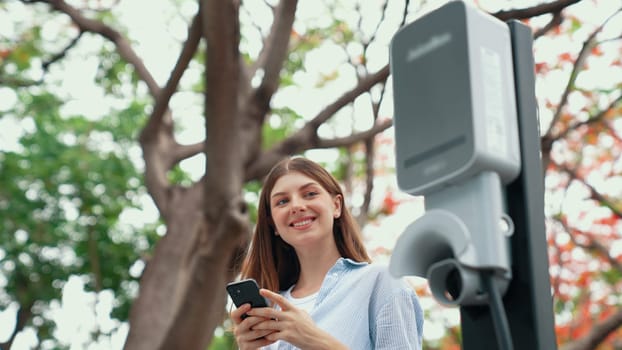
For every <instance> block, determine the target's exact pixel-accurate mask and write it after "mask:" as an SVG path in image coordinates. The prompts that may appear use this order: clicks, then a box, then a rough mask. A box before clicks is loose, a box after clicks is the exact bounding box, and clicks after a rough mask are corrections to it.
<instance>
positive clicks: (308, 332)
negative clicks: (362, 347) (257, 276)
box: [248, 289, 345, 349]
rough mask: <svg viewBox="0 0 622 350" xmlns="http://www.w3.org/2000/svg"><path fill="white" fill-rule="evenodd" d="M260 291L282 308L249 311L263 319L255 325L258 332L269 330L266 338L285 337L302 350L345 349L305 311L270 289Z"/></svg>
mask: <svg viewBox="0 0 622 350" xmlns="http://www.w3.org/2000/svg"><path fill="white" fill-rule="evenodd" d="M259 293H260V294H261V295H262V296H264V297H266V298H268V299H270V301H272V304H273V305H274V304H276V305H279V307H280V308H281V309H280V310H277V309H272V308H257V309H252V310H250V311H248V315H250V316H254V317H257V318H260V319H261V321H259V322H258V323H257V324H253V326H252V328H253V330H255V331H267V332H268V333H267V334H266V335H265V336H264V338H265V339H266V340H269V341H271V342H274V341H277V340H284V341H286V342H288V343H290V344H292V345H294V346H296V347H299V348H301V349H345V346H344V345H343V344H341V343H339V342H338V341H337V339H335V338H333V337H332V336H331V335H330V334H328V333H326V332H325V331H323V330H322V329H320V328H318V327H317V326H316V325H315V322H313V319H312V318H311V316H309V314H308V313H307V312H306V311H304V310H301V309H298V308H296V307H295V306H294V305H292V304H291V303H290V302H289V301H288V300H287V299H285V298H284V297H283V296H281V295H279V294H276V293H273V292H271V291H269V290H267V289H261V290H260V291H259Z"/></svg>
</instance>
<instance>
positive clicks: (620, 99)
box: [551, 95, 622, 142]
mask: <svg viewBox="0 0 622 350" xmlns="http://www.w3.org/2000/svg"><path fill="white" fill-rule="evenodd" d="M621 102H622V95H620V96H618V97H617V98H616V99H615V100H613V101H612V102H611V103H610V104H609V106H607V108H605V109H603V110H602V111H599V112H598V114H596V115H595V116H591V117H589V118H588V119H587V120H584V121H581V122H576V123H574V124H573V125H571V126H569V127H567V128H566V130H564V131H562V132H560V133H559V134H558V135H557V136H555V138H553V139H552V140H551V141H552V142H555V141H557V140H560V139H562V138H564V137H566V136H567V135H568V133H570V132H571V131H573V130H577V129H578V128H579V127H581V126H583V125H590V124H594V123H598V122H601V121H603V119H604V118H605V116H606V115H607V112H609V111H611V110H612V109H614V108H615V107H616V106H617V105H618V104H619V103H621Z"/></svg>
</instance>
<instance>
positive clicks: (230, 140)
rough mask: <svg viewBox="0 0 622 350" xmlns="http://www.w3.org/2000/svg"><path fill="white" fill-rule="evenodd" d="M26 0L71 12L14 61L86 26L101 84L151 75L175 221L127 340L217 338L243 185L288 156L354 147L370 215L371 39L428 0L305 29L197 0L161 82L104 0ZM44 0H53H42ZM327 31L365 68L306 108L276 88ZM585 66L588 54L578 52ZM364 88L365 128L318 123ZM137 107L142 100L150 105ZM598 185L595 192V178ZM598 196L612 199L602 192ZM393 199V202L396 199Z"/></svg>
mask: <svg viewBox="0 0 622 350" xmlns="http://www.w3.org/2000/svg"><path fill="white" fill-rule="evenodd" d="M586 1H587V0H584V2H586ZM578 2H580V1H579V0H557V1H549V2H547V3H544V4H538V5H534V6H531V7H526V8H523V9H512V10H496V11H495V12H494V13H493V15H495V16H496V17H497V18H499V19H501V20H509V19H512V18H514V19H520V20H524V21H527V19H529V18H536V17H538V16H544V17H546V16H548V17H549V18H548V19H549V20H550V21H548V22H547V23H545V24H543V25H542V26H540V27H536V26H534V32H535V36H536V37H539V36H540V35H542V34H544V33H549V31H550V30H551V29H555V28H562V29H563V25H568V24H567V23H577V22H578V21H575V22H573V21H568V20H565V19H564V18H563V11H564V9H565V8H567V7H569V6H571V5H573V4H575V3H578ZM22 3H24V4H27V5H28V6H32V7H35V10H36V11H39V12H38V13H41V14H42V15H44V16H46V17H49V19H50V20H53V21H59V22H62V23H63V25H64V26H65V28H66V30H65V31H63V34H64V35H63V41H65V43H64V45H65V46H64V47H62V46H61V48H60V49H59V48H58V47H54V52H56V54H50V53H47V52H46V48H47V46H46V45H49V44H50V43H49V42H46V40H44V39H43V38H42V37H41V26H40V25H36V24H35V25H34V26H33V27H32V30H31V31H25V32H24V33H30V36H29V37H26V38H25V39H24V40H19V41H14V42H9V43H8V44H6V47H7V48H6V49H5V48H0V49H2V50H3V51H1V55H2V57H3V62H2V64H3V66H2V67H3V68H6V67H8V66H7V65H6V64H7V63H6V62H12V63H13V64H15V65H17V67H20V66H19V65H20V64H22V65H26V66H27V65H33V64H36V60H33V58H36V57H44V58H45V60H44V61H43V62H42V63H41V61H39V62H40V63H39V64H38V65H39V68H40V70H41V71H42V72H43V73H45V72H47V71H48V70H49V69H51V67H52V68H53V67H54V66H55V65H58V66H60V65H61V64H62V63H61V61H62V59H63V57H64V56H65V55H67V54H68V53H70V52H71V50H72V49H74V48H75V47H76V46H77V45H79V44H80V42H81V41H84V40H87V39H85V38H87V37H91V38H92V37H98V38H104V39H105V41H106V42H105V43H104V44H103V48H102V51H104V52H106V55H101V56H100V57H99V59H100V62H101V67H102V72H105V73H107V74H105V75H103V76H102V77H101V84H103V85H104V86H105V87H106V88H108V89H109V91H110V93H111V94H118V93H120V92H119V87H120V86H122V85H123V84H122V83H123V80H124V79H125V81H128V80H129V81H131V82H135V83H136V85H134V86H135V87H136V90H134V91H133V92H135V93H137V94H138V91H139V90H140V88H141V87H145V88H146V90H147V91H148V94H149V95H150V97H151V101H150V102H151V103H150V106H149V108H148V109H147V110H148V112H147V113H146V114H148V116H147V120H146V122H145V124H144V125H142V126H137V128H140V136H139V137H138V140H139V143H140V146H141V148H142V155H143V159H144V181H145V185H146V188H147V190H148V192H149V194H150V195H151V197H152V198H153V201H154V203H155V204H156V206H157V208H158V210H159V213H160V215H161V218H162V220H163V222H164V223H165V225H166V234H164V235H163V236H162V237H161V238H160V239H159V240H158V241H157V243H155V245H154V247H153V248H152V253H151V255H150V256H149V257H148V258H145V263H146V267H145V269H144V271H143V274H142V276H141V278H140V292H139V294H138V296H137V298H136V299H135V300H134V301H133V304H132V309H131V312H130V314H129V322H130V332H129V334H128V337H127V342H126V348H127V349H158V348H161V349H169V348H183V349H199V348H205V347H206V346H207V344H209V342H210V340H211V338H212V336H213V330H214V329H215V328H216V326H218V325H219V324H221V322H222V319H223V317H224V307H223V306H224V303H225V300H226V299H225V292H224V291H225V289H224V285H225V283H226V282H227V281H229V280H231V279H233V278H234V276H235V275H236V273H237V269H238V267H239V262H240V257H241V255H242V254H243V252H244V249H245V247H246V245H247V244H248V239H249V234H250V220H249V210H248V208H247V207H248V204H247V203H246V202H245V200H244V197H243V195H244V193H245V185H246V186H248V185H249V184H257V183H258V182H260V180H261V178H262V177H263V175H265V173H266V172H267V170H268V169H269V168H270V167H271V166H272V165H273V164H274V163H275V162H277V161H278V160H279V159H281V158H282V157H283V156H286V155H291V154H299V153H303V152H305V151H308V150H311V149H319V148H335V147H339V148H341V149H343V150H344V151H343V152H344V153H345V157H344V158H345V159H352V160H357V161H359V162H362V164H363V166H361V164H358V165H357V166H354V165H352V163H348V162H345V163H346V164H345V165H344V166H343V167H342V168H339V169H337V170H339V171H341V172H342V173H343V174H344V175H348V174H352V173H353V172H354V171H355V170H357V169H362V173H363V174H364V175H365V178H366V184H367V186H366V189H365V191H366V192H365V196H364V199H365V200H364V204H363V205H361V210H360V213H361V215H360V218H361V219H360V221H361V222H362V223H363V222H365V217H366V214H367V212H368V203H369V200H370V196H371V189H372V184H373V174H374V164H373V161H374V147H375V143H374V136H375V135H377V134H379V133H380V132H382V131H384V130H387V128H389V127H390V126H391V120H390V119H389V118H385V119H383V118H381V117H380V110H381V106H382V105H383V102H384V103H386V100H385V99H384V98H383V97H384V95H385V91H386V90H385V84H386V80H387V78H388V76H389V69H388V66H387V64H386V59H385V61H384V62H381V63H378V59H377V58H376V57H374V56H372V55H371V54H370V51H371V50H372V48H373V47H374V46H376V45H383V44H386V40H384V42H383V40H382V39H383V35H386V33H387V32H388V33H394V32H395V30H397V29H398V28H399V26H401V25H403V24H404V23H405V22H407V21H408V20H409V19H411V18H412V16H414V15H415V13H416V11H417V9H418V6H419V4H410V3H409V2H408V1H406V2H405V3H404V4H399V5H400V6H402V7H401V8H399V7H393V6H394V5H390V4H389V2H388V1H385V2H384V3H382V4H381V6H380V7H379V8H378V9H377V13H379V14H380V16H379V18H377V21H376V22H375V23H376V25H372V26H371V28H372V29H371V30H368V31H366V30H365V29H364V26H363V22H364V21H363V18H362V16H361V17H360V20H359V21H358V27H354V28H352V27H351V25H350V24H349V23H348V22H346V21H344V20H340V19H339V16H335V17H334V18H333V21H331V23H330V25H328V26H325V27H324V28H323V30H321V29H319V28H318V29H316V28H309V29H308V30H306V31H304V30H300V31H299V30H296V29H295V27H294V23H295V15H296V14H297V13H296V9H297V6H298V3H297V1H295V0H282V1H280V2H278V3H276V4H274V5H273V4H272V3H271V2H270V3H268V2H266V3H261V2H257V4H254V5H262V4H263V5H262V6H261V8H263V9H264V10H268V11H269V13H270V16H271V18H272V20H271V21H270V23H269V24H268V25H263V26H262V24H260V23H259V22H257V23H255V22H252V21H250V23H249V22H244V23H241V20H240V18H247V17H248V16H246V12H245V11H248V10H246V9H245V7H240V4H239V2H236V1H199V2H198V6H196V13H195V14H194V15H192V16H190V17H191V18H190V19H188V22H189V25H188V31H187V35H186V37H185V38H184V40H183V42H182V43H181V45H180V49H179V54H178V58H177V61H176V62H175V63H174V65H173V66H172V68H171V69H170V72H169V74H168V76H167V79H166V81H165V83H163V84H159V83H158V82H157V79H156V78H155V77H154V75H153V73H152V71H151V70H150V69H149V68H148V67H147V66H146V64H145V63H144V61H143V59H141V57H140V56H139V53H138V51H137V50H136V49H135V47H134V44H135V43H132V42H131V41H130V39H129V38H128V37H126V36H125V34H124V33H123V32H122V30H121V29H117V28H121V24H120V23H115V20H114V17H113V16H112V15H111V11H110V9H107V8H105V6H104V5H102V4H101V3H100V2H98V3H97V5H93V6H99V7H96V8H91V7H89V6H88V4H84V3H81V2H79V1H75V2H72V3H69V2H65V1H62V0H22ZM345 3H347V4H349V5H351V6H353V7H354V9H355V10H360V9H361V8H362V7H363V6H364V5H363V4H364V2H345ZM40 4H44V6H41V7H36V6H39V5H40ZM89 4H90V3H89ZM393 4H394V3H393ZM0 6H1V5H0ZM245 6H250V4H245ZM332 6H334V7H333V9H334V10H335V11H334V12H337V13H338V12H339V11H338V10H341V9H343V8H342V7H340V6H343V5H339V4H336V5H332ZM81 7H82V8H81ZM378 10H379V11H378ZM395 14H398V15H399V18H398V19H397V20H394V21H393V22H391V21H390V18H395V16H396V15H395ZM540 18H542V17H540ZM41 24H43V23H41ZM253 26H255V27H256V30H255V31H252V32H253V35H255V36H256V37H261V41H262V45H261V49H260V50H259V51H258V52H257V53H256V54H255V53H254V52H251V51H250V50H248V48H247V49H244V50H243V49H241V47H243V45H241V44H244V43H245V42H244V41H241V40H242V38H241V34H240V33H241V30H242V29H248V28H253ZM560 26H561V27H560ZM563 30H565V29H563ZM595 33H597V32H595ZM389 35H390V34H389ZM55 39H56V38H55ZM384 39H386V38H384ZM324 40H331V41H333V42H335V43H336V45H337V46H338V47H341V48H343V51H344V52H346V54H345V55H344V56H343V57H345V61H346V62H347V63H349V64H351V67H352V68H351V70H350V74H352V75H354V76H355V79H353V80H354V81H353V82H352V83H351V85H350V86H349V87H348V88H346V89H345V90H342V94H340V95H338V96H337V97H336V98H334V99H333V100H332V101H330V102H329V103H322V101H318V105H321V108H319V109H317V112H316V113H315V115H313V116H312V117H310V118H306V119H301V118H300V116H298V115H295V114H296V112H295V111H293V110H292V109H288V108H274V106H273V104H274V99H275V96H277V92H279V91H282V89H283V88H285V87H287V86H288V85H289V84H292V81H291V77H292V75H293V74H294V73H295V72H297V71H300V70H301V69H303V62H304V57H305V54H306V53H308V52H309V51H310V50H311V49H313V48H315V47H317V46H318V45H319V44H320V43H321V42H322V41H324ZM110 44H112V45H110ZM353 44H355V47H356V48H355V50H354V51H355V52H356V54H352V53H351V52H350V51H348V50H350V48H351V46H350V48H349V46H348V45H353ZM61 45H63V44H61ZM56 46H58V44H56ZM247 47H248V46H247ZM588 51H589V50H588ZM589 52H592V51H589ZM33 62H34V63H33ZM579 63H581V61H579ZM197 65H201V67H204V68H205V69H204V72H203V73H202V75H201V76H200V78H201V79H200V80H199V81H192V83H193V84H194V86H193V88H194V89H196V90H197V91H198V93H200V94H201V96H202V100H203V101H202V102H203V106H204V117H205V119H204V120H205V123H204V125H203V127H204V128H205V136H206V137H205V140H203V141H200V142H197V143H195V144H182V143H180V140H177V139H176V137H175V130H176V129H175V128H176V124H175V123H176V121H177V120H178V116H177V114H178V112H176V111H175V110H174V109H172V107H171V99H172V98H173V96H174V95H175V94H176V93H177V92H179V91H180V88H181V87H182V86H183V84H182V80H183V79H186V78H187V75H186V74H185V73H186V72H188V71H189V70H192V69H193V67H196V66H197ZM26 66H23V69H26V68H25V67H26ZM576 67H578V68H577V69H579V68H581V67H582V66H581V64H578V65H576ZM335 74H338V73H336V72H335ZM0 77H1V79H2V81H3V82H4V83H5V84H10V85H11V86H14V87H16V88H19V89H33V88H32V87H31V86H32V85H33V84H34V85H37V84H44V83H45V81H44V78H45V74H42V76H41V77H40V78H41V79H38V78H35V79H32V78H31V77H29V75H28V74H26V73H24V71H23V70H21V69H18V70H14V71H11V70H8V69H3V70H2V71H0ZM189 79H190V78H189ZM334 79H335V76H334V75H327V76H325V77H324V80H323V82H322V83H327V82H330V81H331V80H334ZM570 81H571V83H570V84H569V85H568V86H569V87H573V86H574V84H573V82H574V78H572V79H571V80H570ZM20 86H21V87H20ZM26 91H32V90H26ZM567 91H568V93H565V94H564V95H563V98H562V99H561V102H560V103H558V104H553V105H552V107H557V108H558V110H559V111H560V112H559V113H558V114H559V115H560V116H561V115H564V114H563V109H564V108H565V105H566V103H567V100H566V98H567V96H569V95H570V88H569V89H568V90H567ZM564 96H565V97H564ZM360 99H362V100H363V101H364V103H368V104H370V105H371V107H370V109H369V110H370V113H369V116H368V123H367V124H368V126H367V127H366V128H364V129H356V128H353V129H352V131H351V132H350V133H349V134H347V135H341V134H339V133H332V135H331V136H330V137H321V135H322V129H321V128H322V127H323V126H325V125H328V124H329V123H330V122H331V120H332V119H334V118H335V115H338V114H339V113H340V111H343V110H344V109H347V108H349V106H352V105H353V104H355V102H356V101H358V100H360ZM616 103H617V102H616ZM616 103H612V104H611V105H610V106H611V108H609V109H610V110H613V109H614V108H619V104H616ZM133 112H135V113H136V114H138V115H142V114H143V112H142V111H139V110H133ZM605 114H606V115H609V114H607V113H604V115H605ZM292 115H294V119H297V120H304V123H303V124H302V125H300V126H297V125H296V124H295V123H294V125H293V126H292V125H291V124H290V125H288V124H287V121H288V118H291V117H292ZM273 117H274V118H277V119H279V120H280V121H281V123H282V124H281V125H284V124H285V126H282V127H281V128H280V129H279V130H277V131H280V132H281V135H275V134H274V133H271V134H268V132H267V131H266V130H267V129H268V128H269V127H268V126H267V125H268V122H269V120H270V119H271V118H273ZM571 119H572V118H571ZM600 119H604V118H600ZM553 120H554V121H555V122H554V123H553V125H554V126H555V127H556V128H557V127H558V126H559V127H564V126H566V128H565V129H561V130H571V129H572V130H579V129H581V128H580V125H575V124H561V122H563V121H565V120H566V119H563V118H561V117H555V118H553ZM590 124H591V123H590ZM568 125H570V128H568ZM551 130H557V129H555V128H553V129H551ZM135 131H136V132H137V133H138V130H135ZM568 134H571V133H570V132H569V133H568ZM568 134H566V133H565V132H563V131H561V132H558V131H554V133H553V132H552V133H547V134H546V135H545V136H544V138H543V155H544V156H545V157H544V158H545V160H546V161H547V163H546V165H547V168H548V164H549V163H548V159H549V157H548V154H549V153H551V150H552V149H553V145H554V144H557V143H559V142H561V141H564V140H566V136H567V135H568ZM360 145H364V146H363V148H362V151H360V152H355V151H358V150H357V149H355V148H356V147H360ZM361 153H362V154H363V156H361V157H360V158H361V160H358V158H357V155H358V154H361ZM201 154H202V155H204V156H205V158H206V162H205V163H206V165H205V172H204V175H203V176H202V177H201V178H200V179H198V180H196V181H189V180H188V179H184V181H175V180H176V178H175V176H172V175H171V173H173V174H174V173H175V171H176V170H177V169H178V166H179V164H180V162H182V161H183V160H185V159H188V158H191V157H194V156H196V155H201ZM550 159H554V157H551V158H550ZM568 169H569V170H570V171H572V170H573V168H568ZM359 171H361V170H359ZM567 173H569V174H570V172H567ZM575 173H576V172H575ZM578 174H581V173H578ZM346 178H347V176H346ZM586 183H588V182H586ZM346 184H347V181H346ZM593 193H594V196H595V197H597V195H596V194H597V193H598V192H596V191H594V192H593ZM602 199H606V198H604V197H602ZM601 203H607V202H606V201H604V200H603V201H601ZM610 208H615V205H610ZM390 209H391V208H387V212H388V213H390V212H391V210H390ZM610 210H611V209H610ZM612 212H613V213H615V211H613V210H612ZM618 217H619V216H618ZM561 222H563V220H562V221H561ZM577 242H579V243H581V242H583V243H585V241H581V240H577ZM611 258H612V259H614V260H615V259H617V257H613V256H611ZM21 308H22V309H23V310H25V311H26V312H27V311H28V310H29V309H32V307H30V304H28V303H24V304H22V305H21ZM605 319H607V320H615V319H613V318H607V317H605ZM615 325H616V324H615V322H614V326H615ZM617 325H619V323H618V324H617ZM615 328H616V327H614V329H615ZM584 334H585V335H587V336H588V337H589V336H591V335H589V334H587V333H584ZM604 334H609V332H605V333H604ZM582 335H583V334H582ZM584 339H588V338H584Z"/></svg>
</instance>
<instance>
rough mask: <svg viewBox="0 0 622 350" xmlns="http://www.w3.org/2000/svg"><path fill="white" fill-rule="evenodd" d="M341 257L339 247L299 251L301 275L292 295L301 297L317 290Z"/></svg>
mask: <svg viewBox="0 0 622 350" xmlns="http://www.w3.org/2000/svg"><path fill="white" fill-rule="evenodd" d="M340 257H341V255H340V254H339V251H338V250H337V247H334V249H326V250H313V251H312V252H308V251H307V252H303V253H299V254H298V260H299V261H300V276H299V278H298V282H296V286H295V287H294V289H293V290H292V295H293V296H295V297H298V298H300V297H305V296H307V295H310V294H313V293H315V292H317V291H318V290H319V289H320V287H321V286H322V282H324V277H326V273H328V270H330V269H331V268H332V267H333V266H334V265H335V262H336V261H337V260H338V259H339V258H340Z"/></svg>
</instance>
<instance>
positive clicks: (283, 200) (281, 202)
mask: <svg viewBox="0 0 622 350" xmlns="http://www.w3.org/2000/svg"><path fill="white" fill-rule="evenodd" d="M285 203H287V199H279V200H278V201H276V202H275V203H274V205H276V206H279V205H283V204H285Z"/></svg>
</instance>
